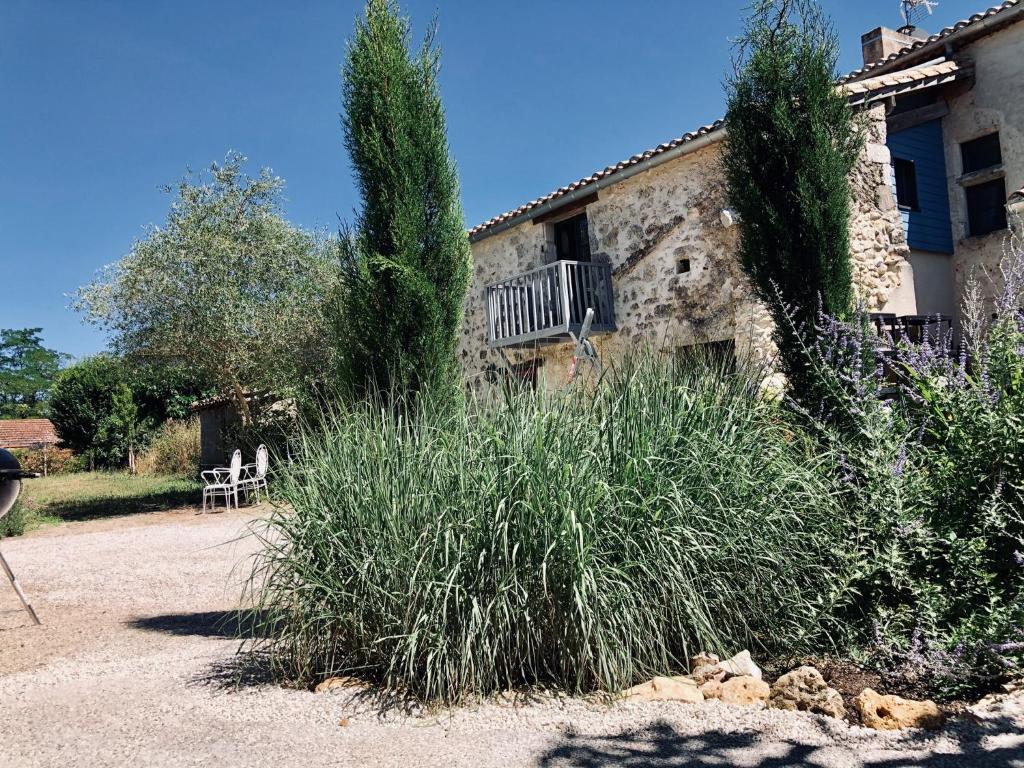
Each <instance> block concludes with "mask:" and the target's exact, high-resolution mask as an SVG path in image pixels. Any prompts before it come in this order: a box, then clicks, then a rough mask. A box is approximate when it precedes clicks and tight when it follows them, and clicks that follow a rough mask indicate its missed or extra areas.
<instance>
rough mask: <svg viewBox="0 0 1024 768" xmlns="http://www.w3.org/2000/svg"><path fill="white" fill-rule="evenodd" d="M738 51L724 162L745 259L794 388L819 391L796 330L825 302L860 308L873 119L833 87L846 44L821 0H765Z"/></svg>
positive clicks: (808, 393) (833, 311) (808, 325)
mask: <svg viewBox="0 0 1024 768" xmlns="http://www.w3.org/2000/svg"><path fill="white" fill-rule="evenodd" d="M739 50H740V55H739V60H738V62H737V67H736V71H735V73H734V74H733V76H732V77H731V78H730V79H729V81H728V83H727V90H728V112H727V116H726V121H727V130H728V136H727V140H726V149H725V155H724V161H723V164H724V169H725V175H726V179H727V182H728V189H729V192H728V195H729V204H730V206H731V207H732V208H733V209H735V210H736V212H737V213H738V214H739V218H740V234H741V242H740V258H741V261H742V264H743V268H744V270H745V271H746V273H747V274H748V275H749V276H750V278H751V281H752V283H753V285H754V289H755V291H756V292H757V295H758V296H759V298H760V299H761V300H762V301H764V302H765V304H766V305H767V307H768V309H769V310H770V312H771V314H772V317H773V319H774V320H775V328H776V342H777V344H778V347H779V352H780V358H781V364H782V368H783V371H784V373H786V375H787V376H788V378H789V381H790V384H791V387H792V389H793V391H794V394H796V395H797V396H798V397H801V396H802V397H805V398H808V397H813V396H814V395H813V390H814V384H813V381H811V374H810V369H809V368H808V365H807V361H806V357H805V356H804V355H803V352H802V347H801V344H800V340H799V339H798V338H797V336H798V334H800V333H803V334H813V332H814V318H815V316H816V313H817V310H818V309H819V306H820V308H821V309H822V310H823V311H824V313H825V314H827V315H831V316H834V317H838V318H844V317H846V316H848V314H849V312H850V311H851V309H852V304H853V282H852V277H851V267H850V254H849V232H848V224H849V217H850V189H849V174H850V171H851V169H852V168H853V166H854V164H855V163H856V161H857V158H858V155H859V153H860V149H861V147H862V144H863V130H862V128H861V124H860V123H859V122H858V121H857V120H856V119H855V116H854V114H853V112H852V110H851V108H850V106H849V104H848V102H847V100H846V98H845V97H844V96H843V95H842V94H840V93H838V92H837V91H836V89H835V87H834V85H835V69H836V60H837V56H838V51H839V46H838V43H837V41H836V38H835V35H834V33H833V31H832V29H831V27H830V26H829V24H828V22H827V21H826V20H825V19H824V18H823V16H822V15H821V12H820V10H819V9H818V7H817V6H816V5H815V4H814V3H813V2H812V0H758V2H756V3H755V5H754V10H753V13H752V15H751V16H750V18H749V20H748V22H747V26H746V30H745V33H744V35H743V36H742V37H741V39H740V49H739ZM819 302H820V305H819Z"/></svg>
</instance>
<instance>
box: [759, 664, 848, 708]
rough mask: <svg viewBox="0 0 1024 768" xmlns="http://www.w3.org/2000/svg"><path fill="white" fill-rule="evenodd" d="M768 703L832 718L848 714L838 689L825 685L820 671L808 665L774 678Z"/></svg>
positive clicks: (771, 705) (772, 705)
mask: <svg viewBox="0 0 1024 768" xmlns="http://www.w3.org/2000/svg"><path fill="white" fill-rule="evenodd" d="M768 706H770V707H774V708H775V709H788V710H795V711H799V712H812V713H814V714H816V715H828V716H829V717H838V718H841V717H844V716H845V715H846V707H845V706H844V705H843V697H842V696H841V695H840V694H839V691H837V690H835V689H834V688H829V687H828V686H827V685H826V684H825V678H823V677H822V676H821V672H819V671H818V670H816V669H815V668H814V667H806V666H805V667H797V668H796V669H794V670H793V671H792V672H787V673H786V674H784V675H783V676H782V677H780V678H779V679H778V680H776V681H775V684H774V685H773V686H772V687H771V694H770V696H769V699H768Z"/></svg>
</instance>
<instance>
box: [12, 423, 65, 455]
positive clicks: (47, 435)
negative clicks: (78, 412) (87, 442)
mask: <svg viewBox="0 0 1024 768" xmlns="http://www.w3.org/2000/svg"><path fill="white" fill-rule="evenodd" d="M58 442H60V438H59V437H57V430H56V429H55V428H54V426H53V422H52V421H50V420H49V419H3V420H0V448H32V447H33V446H37V445H54V444H56V443H58Z"/></svg>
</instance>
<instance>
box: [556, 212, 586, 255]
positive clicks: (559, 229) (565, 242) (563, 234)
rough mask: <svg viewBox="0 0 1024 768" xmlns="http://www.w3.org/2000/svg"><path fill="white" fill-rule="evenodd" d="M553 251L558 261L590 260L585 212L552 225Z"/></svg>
mask: <svg viewBox="0 0 1024 768" xmlns="http://www.w3.org/2000/svg"><path fill="white" fill-rule="evenodd" d="M554 229H555V253H556V254H557V255H558V259H559V260H560V261H590V228H589V227H588V226H587V214H586V212H583V213H579V214H577V215H575V216H573V217H572V218H569V219H565V220H564V221H559V222H557V223H556V224H555V225H554Z"/></svg>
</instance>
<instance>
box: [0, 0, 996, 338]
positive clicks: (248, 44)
mask: <svg viewBox="0 0 1024 768" xmlns="http://www.w3.org/2000/svg"><path fill="white" fill-rule="evenodd" d="M984 2H985V0H943V2H941V4H940V6H939V8H938V10H937V12H936V15H935V16H934V17H932V19H931V20H930V22H929V24H928V28H929V29H931V30H932V31H935V30H937V29H939V28H940V27H941V26H944V25H945V24H948V23H951V22H952V21H955V20H956V19H960V18H964V17H966V16H968V15H970V14H971V13H973V12H975V11H977V10H980V9H981V8H982V7H983V5H982V4H983V3H984ZM746 3H747V0H709V1H708V2H693V1H692V0H628V2H625V1H623V2H612V1H611V0H504V1H503V2H491V0H430V1H429V2H427V1H421V0H405V2H404V3H403V7H404V8H405V9H406V11H407V12H409V13H410V14H411V15H412V17H413V19H414V21H415V23H416V26H417V29H418V30H422V28H423V26H424V24H425V23H426V21H427V20H429V18H430V17H431V16H433V15H434V14H435V13H436V14H437V15H438V17H439V21H440V28H439V42H440V44H441V46H442V49H443V67H444V69H443V75H442V87H443V94H444V100H445V104H446V106H447V112H448V125H449V134H450V141H451V146H452V151H453V153H454V156H455V158H456V160H457V162H458V164H459V169H460V173H461V177H462V188H463V201H464V207H465V211H466V223H467V226H472V225H474V224H477V223H479V222H480V221H482V220H484V219H486V218H489V217H490V216H492V215H494V214H496V213H500V212H502V211H504V210H507V209H509V208H513V207H515V206H517V205H519V204H521V203H522V202H525V201H526V200H528V199H531V198H533V197H536V196H538V195H541V194H544V193H546V192H549V191H550V190H552V189H554V188H556V187H558V186H561V185H563V184H565V183H567V182H569V181H572V180H574V179H577V178H579V177H581V176H584V175H586V174H589V173H591V172H592V171H594V170H596V169H598V168H602V167H604V166H605V165H609V164H611V163H614V162H617V161H618V160H620V159H623V158H625V157H628V156H629V155H631V154H633V153H634V152H637V151H639V150H642V149H645V148H647V147H650V146H653V145H655V144H658V143H661V142H662V141H666V140H668V139H670V138H672V137H675V136H678V135H680V134H682V133H685V132H686V131H688V130H690V129H692V128H695V127H697V126H698V125H701V124H703V123H707V122H710V121H712V120H714V119H716V118H718V117H720V116H721V114H722V111H723V107H722V105H723V96H722V88H721V82H722V77H723V74H724V72H725V70H726V68H727V66H728V62H729V57H730V50H731V49H730V44H729V38H730V37H732V36H734V35H735V34H736V33H737V32H738V31H739V29H740V23H741V21H740V20H741V16H742V12H743V8H744V7H745V5H746ZM989 4H992V3H989ZM824 5H825V9H826V11H827V12H828V13H829V14H831V16H832V18H833V21H834V23H835V25H836V28H837V30H838V32H839V35H840V39H841V41H842V45H843V49H844V50H843V58H842V61H841V67H842V69H843V70H844V71H845V70H848V69H853V68H855V67H857V66H859V65H860V50H859V47H860V44H859V36H860V34H861V33H863V32H865V31H867V30H868V29H870V28H873V27H875V26H878V25H880V24H884V25H886V26H891V27H897V26H899V24H900V18H899V14H898V3H897V0H862V2H849V1H848V0H825V2H824ZM361 6H362V3H361V2H357V1H355V0H301V1H300V2H283V0H146V1H145V2H139V1H138V0H121V2H115V1H114V0H2V1H0V328H2V327H6V328H10V327H14V328H19V327H26V326H41V327H42V328H43V329H44V331H43V335H44V338H45V340H46V342H47V343H48V345H50V346H52V347H55V348H57V349H58V350H60V351H62V352H68V353H71V354H73V355H76V356H79V355H84V354H89V353H92V352H96V351H99V350H100V349H102V348H103V347H104V345H105V340H104V338H103V337H102V336H101V335H100V334H99V333H98V332H97V331H96V330H94V329H92V328H89V327H88V326H85V325H83V324H82V323H81V321H80V319H79V318H78V316H77V315H75V314H74V313H73V312H72V311H71V310H69V309H67V304H68V298H67V294H69V293H70V292H72V291H74V289H75V288H76V287H77V286H79V285H81V284H83V283H85V282H88V281H89V280H90V278H91V277H92V276H93V274H94V273H95V271H96V270H97V269H99V268H100V267H101V266H103V265H104V264H108V263H111V262H113V261H116V260H117V259H118V258H119V257H120V256H121V255H122V254H124V253H125V252H126V251H127V250H128V249H129V248H130V246H131V243H132V241H133V240H134V239H136V238H138V237H140V236H141V235H142V233H143V227H144V225H146V224H148V223H160V222H162V221H163V219H164V215H165V212H166V210H167V207H168V204H169V202H170V200H169V198H168V196H167V195H166V194H163V193H161V192H160V191H159V190H158V186H159V185H161V184H165V183H168V182H173V181H175V180H176V179H178V178H180V176H181V175H182V173H183V172H184V170H185V168H186V167H187V166H191V167H193V168H201V167H204V166H206V165H207V164H209V162H210V161H212V160H216V159H221V158H223V157H224V155H225V153H226V152H227V151H228V150H230V149H234V150H239V151H241V152H243V153H244V154H246V155H247V156H248V157H249V158H250V162H251V165H252V167H251V170H252V171H255V170H256V168H257V167H258V166H262V165H266V166H270V167H271V168H273V169H274V171H275V172H276V173H277V174H279V175H280V176H282V177H283V178H284V179H286V181H287V183H288V186H287V214H288V217H289V218H290V219H291V220H292V221H294V222H296V223H297V224H299V225H302V226H306V227H316V226H326V227H330V228H332V229H334V228H335V227H336V226H337V222H338V217H339V216H340V217H343V218H351V214H352V211H353V209H354V208H355V207H356V206H357V204H358V201H357V200H356V198H355V196H354V194H353V188H352V183H351V177H350V171H349V167H348V163H347V160H346V157H345V152H344V147H343V146H342V140H341V132H340V129H339V123H338V111H339V108H340V97H339V74H338V72H339V65H340V63H341V61H342V58H343V55H344V49H345V40H346V38H347V36H348V34H349V31H350V29H351V27H352V22H353V19H354V18H355V16H356V15H357V13H358V12H359V10H360V8H361Z"/></svg>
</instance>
